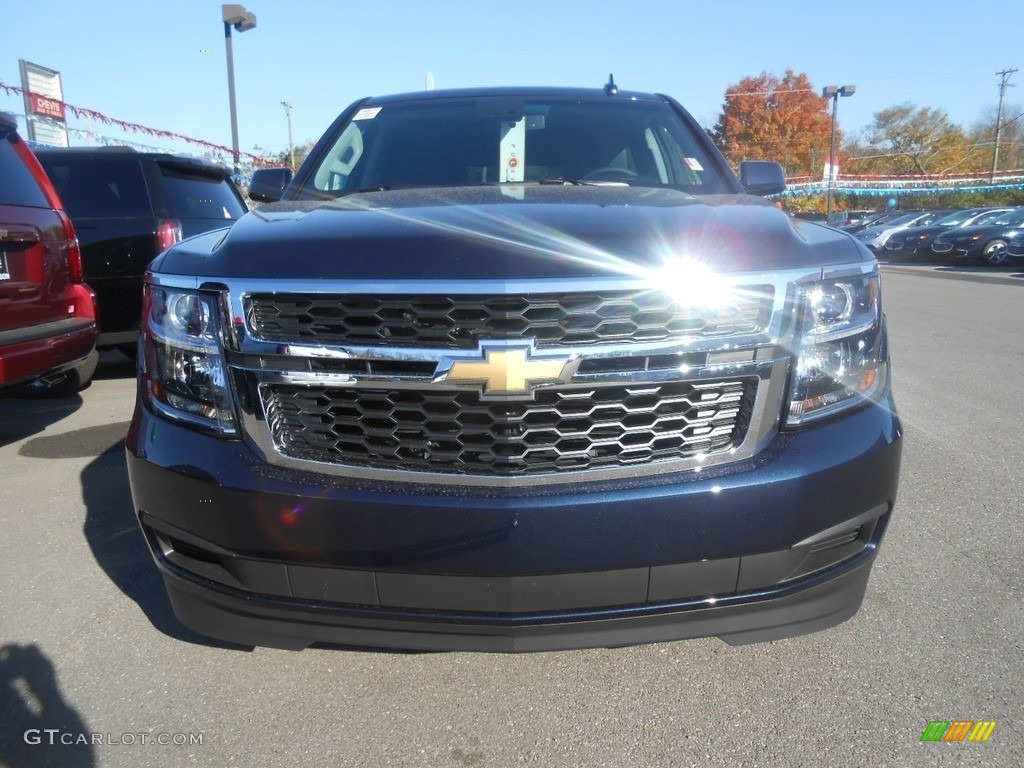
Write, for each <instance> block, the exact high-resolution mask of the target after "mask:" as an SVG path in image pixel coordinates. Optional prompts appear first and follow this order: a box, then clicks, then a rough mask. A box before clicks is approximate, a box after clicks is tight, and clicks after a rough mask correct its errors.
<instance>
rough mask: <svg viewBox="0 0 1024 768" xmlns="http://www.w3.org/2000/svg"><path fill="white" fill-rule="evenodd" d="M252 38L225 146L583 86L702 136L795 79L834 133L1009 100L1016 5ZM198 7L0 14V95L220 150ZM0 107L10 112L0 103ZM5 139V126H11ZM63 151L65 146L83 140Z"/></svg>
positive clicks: (221, 88) (441, 24)
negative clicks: (760, 91)
mask: <svg viewBox="0 0 1024 768" xmlns="http://www.w3.org/2000/svg"><path fill="white" fill-rule="evenodd" d="M242 4H243V5H245V6H246V8H247V9H248V10H250V11H252V12H253V13H255V14H256V15H257V19H258V26H257V28H256V29H254V30H251V31H248V32H245V33H242V34H239V33H237V32H236V33H234V37H233V41H234V61H235V76H236V87H237V101H238V112H239V134H240V145H241V149H242V150H243V151H251V150H252V148H253V146H254V145H259V146H260V147H262V148H263V149H264V150H266V151H268V152H280V151H282V150H285V149H287V146H288V123H287V119H286V115H285V110H284V108H283V107H282V106H281V102H282V101H288V102H290V103H291V105H292V107H293V110H292V124H293V131H294V136H295V140H296V143H301V142H302V141H305V140H307V139H312V138H316V137H318V136H319V135H320V134H321V133H322V132H323V131H324V129H325V128H326V127H327V126H328V125H329V124H330V122H331V121H332V120H333V119H334V117H336V116H337V114H338V113H339V112H340V111H341V110H342V109H343V108H344V107H345V106H346V105H347V104H349V103H350V102H352V101H353V100H355V99H357V98H359V97H361V96H368V95H377V94H384V93H396V92H403V91H415V90H420V89H422V88H424V84H425V78H426V73H427V72H431V73H433V76H434V79H435V82H436V84H437V87H438V88H446V87H464V86H486V85H569V86H600V85H602V84H603V83H604V82H605V80H606V79H607V77H608V73H609V72H613V73H614V74H615V79H616V82H618V83H619V85H620V86H621V87H623V88H628V89H635V90H643V91H659V92H663V93H668V94H671V95H672V96H675V97H676V98H677V99H679V100H680V101H681V102H682V103H683V105H684V106H686V107H687V108H688V109H689V110H690V112H691V113H693V115H694V116H695V117H696V118H697V119H698V120H699V121H700V122H701V123H703V124H706V125H711V124H713V123H714V122H715V120H716V118H717V116H718V114H719V112H720V111H721V107H722V102H723V97H724V93H725V89H726V88H727V87H728V86H729V85H732V84H734V83H736V82H737V81H739V80H740V79H741V78H743V77H745V76H748V75H757V74H759V73H760V72H762V71H768V72H770V73H772V74H776V75H779V76H781V75H782V74H783V73H784V72H785V70H786V69H787V68H792V69H794V70H795V71H797V72H806V73H807V75H808V76H809V77H810V80H811V82H812V83H813V84H814V85H815V86H816V87H818V88H820V87H821V86H824V85H845V84H854V85H856V86H857V93H856V95H855V96H853V97H851V98H847V99H842V100H841V101H840V103H839V125H840V128H841V129H843V130H844V131H845V132H846V133H847V134H856V133H858V132H859V131H860V130H861V129H863V128H864V127H866V126H867V125H868V124H869V123H870V122H871V120H872V118H873V115H874V113H875V112H877V111H879V110H881V109H884V108H886V107H889V106H893V105H895V104H901V103H904V102H908V101H909V102H912V103H914V104H916V105H918V106H929V107H933V108H942V109H944V110H946V112H947V113H948V114H949V116H950V117H951V118H952V119H953V120H954V121H955V122H958V123H961V124H963V125H964V126H966V127H969V126H970V125H972V124H973V123H974V122H975V121H977V120H979V119H980V118H981V117H982V115H983V114H984V113H985V112H986V110H988V111H990V112H992V111H994V110H995V106H996V103H997V101H998V95H999V93H998V83H999V78H998V77H997V76H996V74H995V73H996V72H997V71H999V70H1003V69H1012V68H1015V67H1020V68H1021V70H1022V71H1021V72H1017V73H1016V74H1015V75H1014V76H1013V77H1012V79H1011V83H1014V84H1015V86H1016V87H1012V88H1009V89H1008V90H1007V97H1006V101H1007V104H1008V105H1009V106H1010V108H1015V111H1014V112H1012V113H1011V114H1016V113H1017V112H1020V111H1021V107H1020V105H1021V104H1024V47H1022V46H1021V43H1020V39H1021V38H1020V31H1021V29H1024V2H1021V1H1020V0H994V1H992V2H985V3H976V4H974V5H967V6H964V5H960V4H958V5H957V6H956V8H955V12H954V9H953V8H951V7H950V6H948V5H947V4H943V3H935V2H934V0H933V1H932V2H908V1H906V0H888V2H875V1H874V0H859V1H858V2H852V3H850V2H847V3H830V2H820V0H819V2H804V1H803V0H796V1H790V0H779V1H778V2H774V3H768V2H763V1H762V2H748V1H747V0H736V1H735V2H729V1H728V0H727V1H726V2H719V3H696V2H691V1H689V0H674V1H672V0H628V2H610V1H609V0H591V1H590V2H583V1H582V0H546V1H545V2H541V1H539V0H518V1H517V0H512V1H511V2H500V3H499V2H492V1H491V0H480V1H478V2H472V1H470V0H433V2H415V3H414V2H407V1H406V0H391V2H383V1H380V2H351V1H350V0H333V1H328V0H290V1H289V2H283V0H245V1H244V2H243V3H242ZM220 18H221V11H220V3H219V2H210V1H208V0H177V1H175V0H161V1H160V2H156V1H154V0H121V1H120V2H113V1H111V0H89V1H88V2H82V0H47V2H43V3H32V2H27V0H3V2H2V3H0V31H2V39H3V46H2V47H0V82H2V83H4V84H6V85H20V76H19V70H18V60H19V59H26V60H28V61H31V62H33V63H36V64H40V65H42V66H45V67H49V68H51V69H56V70H59V71H60V72H61V75H62V79H63V85H64V98H65V100H66V101H67V102H68V103H69V104H73V105H75V106H78V107H84V108H88V109H92V110H95V111H97V112H101V113H103V114H105V115H108V116H110V117H114V118H118V119H120V120H124V121H128V122H132V123H138V124H142V125H145V126H148V127H151V128H156V129H160V130H164V131H172V132H174V133H179V134H183V135H186V136H191V137H195V138H199V139H204V140H207V141H211V142H214V143H216V144H221V145H230V144H231V129H230V118H229V111H228V96H227V66H226V62H225V51H224V34H223V24H222V23H221V21H220ZM0 110H4V111H9V112H15V113H17V114H22V113H23V112H24V106H23V103H22V99H21V97H20V96H17V95H7V94H4V93H3V92H2V91H0ZM22 125H23V123H22ZM69 125H70V127H72V128H78V129H87V128H91V129H92V130H94V131H96V132H97V133H100V134H102V135H104V136H109V137H112V138H124V139H128V140H130V141H134V142H137V143H143V144H147V145H150V146H157V147H160V148H167V149H175V150H179V151H182V150H183V151H191V152H196V153H199V152H201V151H202V150H201V149H199V148H196V147H192V146H190V145H188V144H183V143H178V142H174V141H169V140H165V139H160V138H155V137H150V136H145V135H142V134H137V133H126V132H123V131H121V130H120V129H118V128H116V127H114V126H108V125H103V124H99V123H95V122H94V123H93V124H92V125H91V126H90V125H88V124H87V123H86V121H84V120H81V119H75V118H73V117H70V116H69ZM86 143H88V142H86V141H85V140H83V139H81V138H79V137H76V136H74V135H73V136H72V144H86Z"/></svg>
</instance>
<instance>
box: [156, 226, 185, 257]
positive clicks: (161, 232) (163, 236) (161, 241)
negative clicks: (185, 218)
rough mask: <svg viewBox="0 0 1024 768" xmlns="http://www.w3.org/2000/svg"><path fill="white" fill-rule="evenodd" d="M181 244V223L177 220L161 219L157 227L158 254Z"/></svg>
mask: <svg viewBox="0 0 1024 768" xmlns="http://www.w3.org/2000/svg"><path fill="white" fill-rule="evenodd" d="M180 242H181V222H180V221H178V220H177V219H161V220H160V221H159V222H157V225H156V252H157V253H162V252H163V251H166V250H167V249H168V248H170V247H171V246H172V245H174V244H175V243H180Z"/></svg>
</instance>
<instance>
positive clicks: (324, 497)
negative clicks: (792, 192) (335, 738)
mask: <svg viewBox="0 0 1024 768" xmlns="http://www.w3.org/2000/svg"><path fill="white" fill-rule="evenodd" d="M782 189H783V175H782V170H781V168H780V167H779V166H778V165H777V164H774V163H745V164H743V165H742V166H741V169H740V179H737V178H736V177H735V176H734V175H733V173H732V172H731V171H730V169H729V167H728V166H727V164H726V163H725V161H724V160H723V158H722V156H721V155H720V154H719V153H718V152H717V151H716V149H715V148H714V146H713V145H712V144H711V143H710V142H709V141H708V138H707V136H706V135H705V132H704V131H703V130H701V128H700V127H699V126H698V125H697V124H696V123H695V122H694V121H693V119H692V118H691V117H690V116H689V115H688V114H687V113H686V112H685V111H684V110H683V109H682V108H681V107H680V106H679V105H678V104H677V103H676V102H675V101H673V100H672V99H670V98H668V97H665V96H661V95H652V94H644V93H629V92H624V91H616V89H614V88H606V89H605V90H570V89H492V90H472V91H447V92H446V91H434V92H425V93H417V94H408V95H402V96H391V97H384V98H369V99H364V100H361V101H359V102H357V103H355V104H353V105H352V106H351V107H350V108H348V109H347V110H346V111H345V112H344V113H343V114H342V115H341V117H339V119H338V120H337V121H336V122H335V124H334V125H332V126H331V128H330V129H329V130H328V131H327V133H326V135H325V136H324V137H323V138H322V139H321V140H320V142H319V143H318V144H317V145H316V146H315V148H314V149H313V151H312V152H311V154H310V156H309V158H308V159H307V161H306V162H305V163H304V164H303V166H302V167H301V168H300V169H299V171H298V173H297V174H296V176H295V178H294V179H291V178H290V172H288V171H286V170H284V169H268V170H266V171H261V172H257V174H256V175H255V176H254V178H253V181H252V186H251V192H250V194H251V196H253V197H254V198H258V199H261V200H263V201H274V200H277V199H280V201H279V202H271V204H269V205H265V206H263V207H261V208H259V209H258V210H254V211H252V212H250V213H248V214H246V215H245V216H244V217H242V218H241V219H240V220H239V221H238V222H237V223H235V224H234V225H233V226H232V227H231V229H230V230H227V231H219V232H213V233H209V234H207V235H201V236H199V237H196V238H192V239H190V240H187V241H185V242H182V243H179V244H177V245H175V246H173V247H171V248H170V249H169V250H167V251H165V252H164V253H163V254H161V255H160V256H159V257H157V259H156V260H155V261H154V262H153V264H152V266H151V268H150V271H149V273H148V275H147V278H146V288H145V303H144V310H143V323H142V346H141V350H142V354H140V356H139V397H138V402H137V406H136V410H135V415H134V418H133V421H132V427H131V430H130V434H129V437H128V441H127V449H128V465H129V471H130V475H131V484H132V494H133V498H134V504H135V510H136V513H137V515H138V519H139V523H140V524H141V526H142V530H143V531H144V533H145V537H146V541H147V542H148V543H149V546H150V548H151V550H152V554H153V557H154V559H155V561H156V565H157V567H158V568H159V569H160V572H161V573H162V575H163V577H164V580H165V583H166V585H167V589H168V592H169V594H170V597H171V601H172V603H173V606H174V610H175V612H176V614H177V616H178V617H179V619H180V620H181V621H182V622H183V623H185V624H186V625H188V626H189V627H192V628H193V629H195V630H197V631H199V632H201V633H204V634H206V635H210V636H213V637H217V638H221V639H224V640H228V641H234V642H238V643H244V644H249V645H252V644H260V645H270V646H278V647H286V648H302V647H305V646H307V645H309V644H310V643H314V642H326V643H332V644H342V645H354V646H373V647H384V648H414V649H463V650H483V651H533V650H542V649H556V648H578V647H587V646H616V645H623V644H631V643H639V642H652V641H661V640H675V639H679V638H688V637H696V636H707V635H715V636H719V637H721V638H723V639H724V640H726V641H727V642H730V643H747V642H755V641H763V640H771V639H775V638H781V637H787V636H791V635H796V634H801V633H805V632H810V631H814V630H818V629H823V628H825V627H830V626H833V625H835V624H838V623H840V622H842V621H844V620H845V619H848V618H849V617H850V616H852V615H853V614H854V613H855V612H856V611H857V609H858V607H859V606H860V604H861V601H862V599H863V596H864V591H865V588H866V585H867V581H868V575H869V571H870V569H871V566H872V563H873V561H874V558H875V556H876V553H877V551H878V546H879V544H880V542H881V540H882V537H883V534H884V532H885V529H886V525H887V524H888V521H889V517H890V514H891V512H892V508H893V502H894V500H895V498H896V488H897V481H898V476H899V465H900V450H901V428H900V424H899V421H898V419H897V417H896V415H895V410H894V405H893V399H892V391H891V376H890V370H889V352H888V346H887V341H886V327H885V318H884V315H883V312H882V292H881V287H880V281H879V274H878V267H877V264H876V262H875V260H874V257H873V256H872V255H871V253H870V252H869V251H868V250H867V249H866V248H864V247H863V246H862V245H860V244H859V243H858V242H857V240H856V239H854V238H853V237H851V236H850V235H848V234H845V233H842V232H839V231H837V230H835V229H832V228H830V227H826V226H823V225H820V224H815V223H811V222H805V221H800V220H796V219H792V218H790V217H789V216H787V215H786V214H785V213H784V212H782V211H780V210H778V209H777V208H776V207H775V206H774V205H772V204H771V203H770V202H767V201H765V200H764V199H763V198H762V197H759V196H757V195H763V194H771V193H776V192H780V191H782Z"/></svg>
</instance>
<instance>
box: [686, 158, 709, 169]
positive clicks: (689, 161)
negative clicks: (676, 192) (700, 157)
mask: <svg viewBox="0 0 1024 768" xmlns="http://www.w3.org/2000/svg"><path fill="white" fill-rule="evenodd" d="M683 160H685V161H686V164H687V165H688V166H690V170H691V171H703V170H704V166H702V165H701V164H700V163H699V162H698V161H697V158H696V157H684V158H683Z"/></svg>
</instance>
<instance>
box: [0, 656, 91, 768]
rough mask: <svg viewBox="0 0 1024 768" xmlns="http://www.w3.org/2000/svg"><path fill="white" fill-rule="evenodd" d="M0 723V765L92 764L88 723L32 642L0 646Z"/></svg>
mask: <svg viewBox="0 0 1024 768" xmlns="http://www.w3.org/2000/svg"><path fill="white" fill-rule="evenodd" d="M0 723H3V728H2V729H0V765H4V766H7V768H30V767H31V768H35V766H51V765H52V766H60V767H61V768H90V767H91V766H93V765H96V754H95V750H94V749H93V745H92V743H91V738H90V736H89V733H88V728H87V727H86V725H85V722H84V721H83V720H82V716H81V715H79V714H78V712H77V711H76V710H75V709H74V708H73V707H71V706H70V705H69V704H68V703H67V702H66V701H65V700H64V697H63V696H62V695H61V692H60V686H59V685H58V683H57V674H56V671H55V670H54V668H53V664H52V662H51V661H50V659H49V658H47V656H46V654H44V653H43V652H42V651H41V650H40V649H39V646H37V645H16V644H8V645H4V646H2V647H0Z"/></svg>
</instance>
